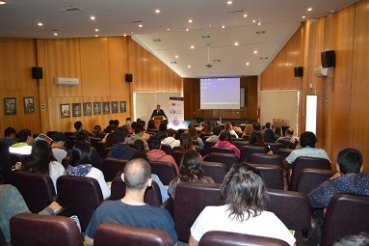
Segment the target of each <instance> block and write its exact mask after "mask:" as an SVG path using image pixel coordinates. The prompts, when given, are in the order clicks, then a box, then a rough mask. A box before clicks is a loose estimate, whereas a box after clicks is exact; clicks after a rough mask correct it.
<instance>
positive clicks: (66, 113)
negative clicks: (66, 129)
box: [60, 103, 70, 118]
mask: <svg viewBox="0 0 369 246" xmlns="http://www.w3.org/2000/svg"><path fill="white" fill-rule="evenodd" d="M60 115H61V117H62V118H69V117H70V104H66V103H63V104H60Z"/></svg>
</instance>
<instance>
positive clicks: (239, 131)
mask: <svg viewBox="0 0 369 246" xmlns="http://www.w3.org/2000/svg"><path fill="white" fill-rule="evenodd" d="M231 124H232V129H233V130H234V131H235V132H236V133H237V135H239V134H241V133H242V129H241V127H239V126H236V124H235V123H234V122H231Z"/></svg>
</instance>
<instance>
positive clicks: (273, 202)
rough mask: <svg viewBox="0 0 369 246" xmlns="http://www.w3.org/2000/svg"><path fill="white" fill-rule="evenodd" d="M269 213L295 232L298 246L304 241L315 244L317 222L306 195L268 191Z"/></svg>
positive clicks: (274, 190)
mask: <svg viewBox="0 0 369 246" xmlns="http://www.w3.org/2000/svg"><path fill="white" fill-rule="evenodd" d="M267 193H268V196H269V202H268V205H267V209H266V210H268V211H271V212H273V213H274V214H275V215H276V216H277V217H278V218H279V219H280V220H281V221H282V222H283V223H284V224H285V225H286V226H287V228H288V229H292V230H295V237H296V240H297V245H300V244H301V243H302V241H304V244H305V243H308V244H309V245H314V244H315V233H316V230H315V222H314V220H313V219H312V215H311V210H310V205H309V200H308V198H307V196H306V194H304V193H301V192H294V191H284V190H276V189H267Z"/></svg>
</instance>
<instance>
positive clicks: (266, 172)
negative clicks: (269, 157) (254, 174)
mask: <svg viewBox="0 0 369 246" xmlns="http://www.w3.org/2000/svg"><path fill="white" fill-rule="evenodd" d="M250 165H251V166H253V167H255V168H256V169H257V170H259V172H260V174H261V178H262V179H263V181H264V184H265V187H266V188H271V189H279V190H283V188H284V185H283V171H282V168H280V167H278V166H276V165H271V164H250Z"/></svg>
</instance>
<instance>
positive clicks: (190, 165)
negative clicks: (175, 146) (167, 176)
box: [168, 150, 214, 199]
mask: <svg viewBox="0 0 369 246" xmlns="http://www.w3.org/2000/svg"><path fill="white" fill-rule="evenodd" d="M201 162H202V159H201V156H200V154H199V153H198V152H197V151H196V150H188V151H186V152H185V153H184V154H183V157H182V161H181V166H180V169H179V176H178V177H177V178H175V179H173V180H172V181H171V182H170V184H169V188H168V192H169V195H170V196H171V198H172V199H174V198H175V191H176V187H177V185H178V184H179V183H180V182H192V183H214V180H213V179H212V178H211V177H209V176H206V175H205V174H204V171H203V170H202V168H201Z"/></svg>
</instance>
